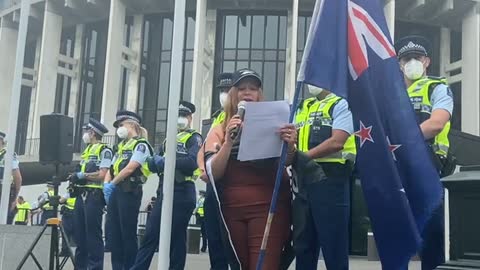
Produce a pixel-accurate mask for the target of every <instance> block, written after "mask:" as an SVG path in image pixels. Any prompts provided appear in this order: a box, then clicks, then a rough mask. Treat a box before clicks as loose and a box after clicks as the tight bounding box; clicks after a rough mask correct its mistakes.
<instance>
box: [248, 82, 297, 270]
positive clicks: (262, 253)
mask: <svg viewBox="0 0 480 270" xmlns="http://www.w3.org/2000/svg"><path fill="white" fill-rule="evenodd" d="M302 88H303V82H301V81H300V82H297V86H296V88H295V95H294V97H293V103H292V109H291V110H290V119H289V123H293V118H294V117H295V111H296V108H297V104H298V97H299V96H300V92H301V90H302ZM286 161H287V143H286V142H284V143H283V146H282V153H281V155H280V162H279V163H278V168H277V176H276V178H275V187H274V188H273V196H272V201H271V203H270V210H269V211H268V218H267V224H266V225H265V230H264V233H263V240H262V245H261V247H260V254H259V256H258V260H257V267H256V270H262V267H263V261H264V260H265V252H266V250H267V243H268V236H269V235H270V227H271V226H272V222H273V218H274V216H275V211H276V209H277V201H278V192H279V190H280V185H281V184H282V178H283V172H284V168H285V163H286Z"/></svg>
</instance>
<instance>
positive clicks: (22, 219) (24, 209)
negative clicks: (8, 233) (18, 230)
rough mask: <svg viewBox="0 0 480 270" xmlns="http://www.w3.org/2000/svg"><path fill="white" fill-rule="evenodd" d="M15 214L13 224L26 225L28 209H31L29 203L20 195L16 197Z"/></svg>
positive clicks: (28, 214)
mask: <svg viewBox="0 0 480 270" xmlns="http://www.w3.org/2000/svg"><path fill="white" fill-rule="evenodd" d="M16 208H17V215H16V216H15V225H27V224H28V220H29V216H30V210H31V209H32V208H31V206H30V204H29V203H28V202H26V201H25V200H24V199H23V197H22V196H18V198H17V206H16Z"/></svg>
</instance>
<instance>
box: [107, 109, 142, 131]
mask: <svg viewBox="0 0 480 270" xmlns="http://www.w3.org/2000/svg"><path fill="white" fill-rule="evenodd" d="M125 120H132V121H135V122H137V123H139V124H142V118H141V117H140V116H139V115H138V114H136V113H134V112H131V111H127V110H121V111H118V112H117V120H116V121H115V122H114V123H113V127H115V128H118V125H119V124H120V123H121V122H123V121H125Z"/></svg>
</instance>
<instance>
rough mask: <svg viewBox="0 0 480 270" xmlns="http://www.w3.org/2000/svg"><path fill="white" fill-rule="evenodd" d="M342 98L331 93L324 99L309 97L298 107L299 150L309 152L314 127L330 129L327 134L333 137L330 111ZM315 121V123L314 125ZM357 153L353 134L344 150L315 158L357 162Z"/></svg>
mask: <svg viewBox="0 0 480 270" xmlns="http://www.w3.org/2000/svg"><path fill="white" fill-rule="evenodd" d="M340 100H341V98H340V97H338V96H336V95H334V94H330V95H328V96H327V97H326V98H325V99H323V100H318V99H317V98H316V97H313V98H308V99H306V100H304V101H303V103H302V107H301V108H299V109H298V111H297V114H296V116H295V125H296V126H297V130H298V150H300V151H302V152H308V150H310V149H311V148H313V147H315V146H316V145H315V146H312V147H309V142H310V140H311V139H312V138H310V133H311V130H312V128H317V129H319V130H321V129H327V128H329V129H330V132H329V134H326V135H327V136H328V137H331V136H332V134H331V128H332V124H333V119H332V116H331V115H330V111H331V110H332V109H333V106H334V105H336V104H337V103H338V101H340ZM314 122H316V123H315V125H314ZM326 139H327V138H322V139H321V140H320V141H319V142H318V144H317V145H319V144H321V143H322V142H323V141H325V140H326ZM356 155H357V149H356V145H355V136H354V135H353V134H352V135H351V136H349V137H348V139H347V141H346V142H345V145H344V146H343V150H341V151H339V152H337V153H334V154H332V155H329V156H328V157H324V158H317V159H315V161H316V162H328V163H341V164H345V163H346V162H347V160H350V161H352V162H355V157H356Z"/></svg>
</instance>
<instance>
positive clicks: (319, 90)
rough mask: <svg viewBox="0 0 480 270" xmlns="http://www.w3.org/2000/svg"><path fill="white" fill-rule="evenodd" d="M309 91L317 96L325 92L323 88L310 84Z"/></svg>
mask: <svg viewBox="0 0 480 270" xmlns="http://www.w3.org/2000/svg"><path fill="white" fill-rule="evenodd" d="M308 92H310V94H311V95H312V96H314V97H316V96H318V95H320V94H321V93H322V92H323V89H322V88H319V87H316V86H312V85H309V86H308Z"/></svg>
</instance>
